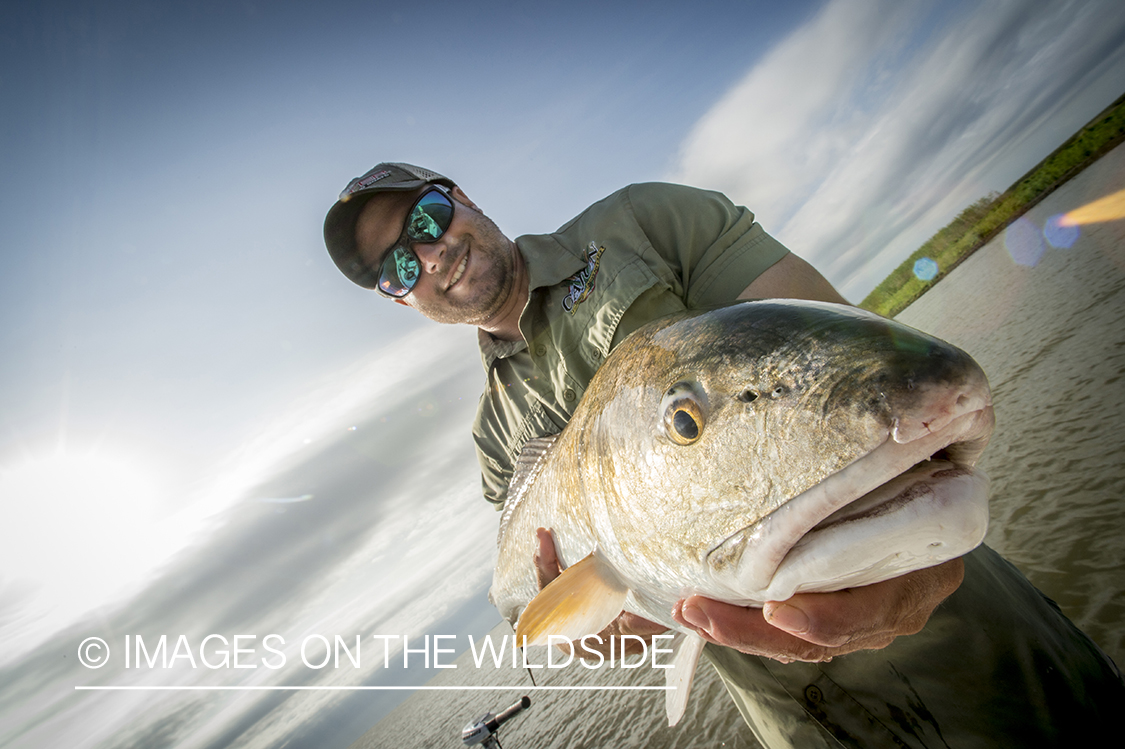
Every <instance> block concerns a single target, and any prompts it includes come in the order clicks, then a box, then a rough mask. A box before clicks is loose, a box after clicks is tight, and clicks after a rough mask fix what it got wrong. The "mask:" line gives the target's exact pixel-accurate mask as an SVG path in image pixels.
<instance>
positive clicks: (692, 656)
mask: <svg viewBox="0 0 1125 749" xmlns="http://www.w3.org/2000/svg"><path fill="white" fill-rule="evenodd" d="M706 644H707V642H706V641H705V640H704V639H703V638H702V637H700V636H699V635H693V634H690V633H687V632H677V633H676V637H675V639H673V640H672V664H671V665H672V667H671V668H669V669H667V670H665V672H664V679H665V683H666V684H667V686H669V687H673V688H671V689H669V690H668V691H667V692H665V693H664V694H665V697H664V710H665V712H667V713H668V725H670V726H674V725H676V724H677V723H679V722H680V718H682V717H684V712H685V711H686V710H687V701H688V697H689V696H690V695H691V683H692V681H693V680H694V678H695V669H696V666H697V665H698V664H699V656H700V654H701V653H702V652H703V646H704V645H706Z"/></svg>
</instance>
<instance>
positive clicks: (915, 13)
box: [672, 0, 1125, 298]
mask: <svg viewBox="0 0 1125 749" xmlns="http://www.w3.org/2000/svg"><path fill="white" fill-rule="evenodd" d="M1123 47H1125V17H1122V16H1121V14H1120V13H1118V12H1117V8H1116V6H1115V5H1114V4H1113V3H1069V4H1067V3H1048V2H1040V1H1038V0H1020V1H1018V2H1009V3H1002V4H1000V3H995V4H984V5H981V6H979V7H977V6H973V7H967V8H955V9H952V10H950V9H947V8H944V7H941V6H936V5H929V6H927V5H922V4H900V3H889V2H883V1H882V0H870V1H869V2H864V3H854V2H843V1H840V0H837V2H832V3H829V4H828V5H826V6H825V7H824V8H823V9H822V10H821V12H820V13H819V14H818V15H817V16H816V17H815V18H813V19H812V20H811V21H810V22H809V23H807V24H806V25H804V26H802V27H800V28H799V29H797V30H796V31H795V32H793V33H792V34H791V35H790V36H789V37H787V38H786V39H785V40H783V41H782V42H781V43H780V44H779V45H778V46H777V47H776V48H775V49H774V50H773V51H772V52H771V53H769V54H768V55H767V56H766V57H765V58H763V59H762V61H761V62H759V63H758V64H757V65H755V66H754V68H753V69H751V70H750V71H749V72H748V73H747V75H746V76H745V77H744V78H743V80H742V81H741V82H739V83H738V84H737V85H736V86H735V87H734V88H732V89H731V90H730V91H729V92H728V93H727V94H726V95H725V96H724V97H723V99H722V100H721V101H720V102H719V103H717V104H716V105H715V106H714V107H713V108H712V109H711V110H710V111H709V112H707V113H706V114H705V115H704V116H703V117H702V118H701V119H700V120H699V122H698V123H697V125H696V126H695V128H694V129H693V131H692V132H691V134H690V135H689V137H688V138H687V139H686V140H685V142H684V144H683V146H682V149H681V155H680V161H679V165H678V167H677V169H676V171H675V172H674V173H673V174H672V179H674V180H676V181H682V182H687V183H690V184H695V185H700V186H705V187H710V188H714V189H719V190H723V191H724V192H727V193H728V194H729V195H730V196H731V197H732V198H733V199H735V200H736V201H737V202H741V203H744V204H746V205H747V206H749V207H750V208H751V209H752V210H754V211H755V213H756V215H757V216H758V218H759V220H760V221H761V222H762V223H763V225H764V226H765V227H766V228H767V230H769V231H771V232H772V233H774V234H775V235H776V236H778V238H779V239H781V240H782V241H783V242H785V243H786V244H787V245H788V246H789V247H790V248H791V249H793V250H794V251H796V252H798V253H799V254H801V255H804V256H805V257H807V258H808V259H810V260H811V261H812V262H813V263H814V264H815V265H817V266H818V267H819V268H821V270H822V271H823V272H824V273H825V274H826V275H827V276H828V277H829V279H830V280H832V281H834V282H835V283H836V284H837V285H839V286H840V287H841V288H842V290H843V291H844V292H845V294H847V295H849V296H851V297H852V298H859V297H862V295H863V294H866V292H867V291H869V290H870V289H871V288H872V287H873V286H874V285H875V284H876V283H878V281H879V280H881V279H882V278H883V276H885V275H886V274H887V273H888V272H889V271H890V270H891V269H892V268H893V267H894V266H895V265H896V264H897V263H898V262H900V261H901V260H902V259H904V258H905V256H906V255H907V254H909V252H911V251H913V250H914V249H916V248H917V246H918V245H919V244H921V242H923V241H924V240H925V239H926V238H928V236H929V235H930V234H932V233H933V231H935V230H936V229H937V228H940V226H941V225H943V224H944V223H945V222H947V221H948V220H949V219H950V218H952V216H953V215H955V214H956V213H957V212H958V211H959V210H960V209H961V208H963V207H964V206H965V205H967V204H969V203H971V202H972V201H974V200H976V199H977V198H979V197H981V196H982V195H984V194H985V193H986V192H988V191H989V190H992V189H1004V188H1005V187H1007V185H1008V183H1009V182H1010V181H1011V180H1014V179H1015V178H1016V177H1018V175H1019V174H1021V173H1023V172H1024V171H1026V170H1027V169H1028V168H1030V167H1031V166H1033V165H1034V164H1035V163H1036V162H1038V161H1039V160H1040V159H1041V158H1042V157H1043V156H1045V155H1046V154H1047V152H1048V151H1049V150H1051V149H1052V148H1054V147H1055V146H1056V145H1058V143H1060V142H1061V141H1062V140H1063V139H1064V138H1065V137H1066V136H1067V135H1069V134H1070V132H1072V131H1073V130H1074V129H1076V128H1077V127H1078V126H1079V125H1080V124H1082V123H1083V122H1085V120H1086V119H1088V118H1089V117H1091V116H1093V115H1094V114H1096V113H1097V112H1098V111H1099V110H1100V109H1101V108H1102V107H1104V106H1106V105H1107V104H1108V103H1109V102H1110V101H1111V100H1112V99H1113V97H1114V96H1116V95H1117V94H1119V93H1120V91H1114V90H1113V89H1112V88H1108V89H1107V88H1106V84H1105V83H1104V82H1105V80H1106V79H1107V71H1108V70H1113V71H1114V72H1115V73H1116V75H1117V80H1118V81H1120V80H1121V79H1122V76H1123V74H1125V61H1123V57H1125V54H1123V51H1122V50H1123ZM1118 85H1119V84H1118Z"/></svg>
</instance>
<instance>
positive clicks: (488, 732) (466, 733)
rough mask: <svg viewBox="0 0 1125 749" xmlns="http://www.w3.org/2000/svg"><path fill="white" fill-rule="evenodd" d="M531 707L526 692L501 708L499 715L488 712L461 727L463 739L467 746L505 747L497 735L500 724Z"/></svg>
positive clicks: (489, 748) (494, 748)
mask: <svg viewBox="0 0 1125 749" xmlns="http://www.w3.org/2000/svg"><path fill="white" fill-rule="evenodd" d="M529 707H531V698H530V697H528V696H527V695H526V694H525V695H524V696H523V697H521V698H520V701H519V702H517V703H516V704H514V705H512V706H511V707H508V708H505V709H504V710H501V711H500V714H499V715H493V714H492V713H491V712H487V713H485V714H484V715H482V716H480V717H479V718H477V720H476V722H475V723H469V724H468V725H466V726H465V727H464V728H463V729H461V740H462V741H464V742H465V746H474V745H476V744H480V745H481V746H483V747H484V749H503V747H501V746H500V737H499V736H497V735H496V734H497V731H499V730H500V726H502V725H504V723H506V722H507V721H508V719H509V718H514V717H515V716H516V715H518V714H519V713H521V712H523V711H524V710H526V709H527V708H529Z"/></svg>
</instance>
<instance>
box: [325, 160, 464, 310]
mask: <svg viewBox="0 0 1125 749" xmlns="http://www.w3.org/2000/svg"><path fill="white" fill-rule="evenodd" d="M430 183H437V184H439V185H445V186H446V187H455V186H456V184H455V183H454V182H453V180H451V179H449V178H448V177H443V176H442V175H440V174H438V173H437V172H432V171H430V170H429V169H423V168H422V167H420V166H414V165H413V164H402V163H398V162H384V163H382V164H376V165H375V166H374V167H372V168H371V169H370V170H369V171H367V172H366V173H365V174H363V175H361V176H359V177H356V178H355V179H353V180H352V181H351V182H349V183H348V186H347V187H345V188H344V191H343V192H341V193H340V198H339V199H338V200H337V201H336V204H335V205H333V206H332V207H331V208H330V209H328V215H327V216H326V217H325V219H324V244H325V245H326V246H327V247H328V254H329V255H331V256H332V261H333V262H334V263H336V267H337V268H339V269H340V272H341V273H343V274H344V275H345V276H347V277H348V278H349V279H351V280H352V281H354V282H355V283H357V284H359V285H360V286H363V287H364V288H368V289H373V288H375V287H374V286H373V285H370V284H373V283H374V281H373V280H370V278H371V274H369V273H367V270H368V268H367V264H366V263H365V262H364V261H363V259H362V258H360V257H359V253H358V250H357V248H356V246H355V222H356V219H357V218H359V214H360V212H361V211H362V210H363V207H364V206H365V205H367V201H368V200H370V199H371V196H372V195H375V194H377V193H380V192H404V191H407V190H416V189H418V188H419V187H421V186H422V185H427V184H430ZM361 278H363V279H364V281H362V282H361V280H360V279H361Z"/></svg>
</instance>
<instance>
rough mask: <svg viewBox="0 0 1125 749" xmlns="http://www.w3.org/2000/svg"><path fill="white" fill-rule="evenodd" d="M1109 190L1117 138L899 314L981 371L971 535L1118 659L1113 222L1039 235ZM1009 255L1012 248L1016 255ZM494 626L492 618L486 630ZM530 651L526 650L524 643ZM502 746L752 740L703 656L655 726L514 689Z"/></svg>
mask: <svg viewBox="0 0 1125 749" xmlns="http://www.w3.org/2000/svg"><path fill="white" fill-rule="evenodd" d="M1122 188H1125V149H1121V148H1118V149H1117V150H1116V151H1115V152H1114V153H1111V154H1109V155H1108V156H1106V157H1104V158H1103V159H1101V161H1099V162H1098V163H1097V164H1095V165H1094V166H1092V167H1090V168H1089V169H1087V170H1086V171H1085V172H1084V173H1083V174H1081V175H1079V176H1078V177H1077V178H1076V179H1074V180H1073V181H1071V182H1070V183H1069V184H1068V185H1067V186H1065V187H1064V188H1062V189H1060V190H1058V191H1056V192H1055V193H1054V194H1053V195H1052V196H1050V197H1049V198H1048V199H1047V200H1046V201H1044V202H1043V203H1041V204H1040V205H1039V206H1038V207H1037V208H1035V209H1033V210H1032V211H1031V212H1029V213H1028V214H1027V215H1026V216H1025V217H1024V218H1023V219H1021V220H1020V224H1019V226H1015V227H1014V228H1013V229H1012V230H1010V231H1009V233H1008V235H1007V236H1006V237H1003V236H1002V237H1000V238H998V239H997V240H996V241H994V242H992V243H991V244H990V245H989V246H987V247H985V248H984V249H982V250H981V251H979V252H977V253H976V254H975V255H973V257H971V258H970V259H969V260H967V261H966V262H965V263H964V264H962V265H961V266H960V267H959V268H958V269H957V270H956V271H954V272H953V273H952V274H950V276H949V277H948V278H946V279H945V280H943V281H942V282H941V283H939V284H938V285H937V286H936V287H935V288H934V289H933V290H931V291H930V292H929V293H927V294H926V296H925V297H923V298H922V299H921V300H919V301H918V302H916V303H915V304H914V305H913V306H911V307H910V308H909V309H908V310H906V311H905V312H903V314H902V315H900V316H899V319H900V320H902V321H904V322H906V323H908V324H910V325H913V326H915V327H918V328H921V329H923V330H926V331H928V332H931V333H934V334H936V335H938V336H939V337H941V338H945V339H946V340H948V341H951V342H953V343H955V344H957V345H958V346H961V347H962V348H964V349H965V350H967V351H968V352H969V353H970V354H972V355H973V356H974V357H976V359H977V360H978V361H979V362H980V363H981V365H982V366H983V367H984V369H985V371H986V372H987V373H988V374H989V378H990V380H991V382H992V387H993V392H994V398H995V404H996V414H997V428H996V433H995V435H994V436H993V439H992V443H991V444H990V446H989V448H988V451H987V452H986V453H985V457H984V460H983V463H982V464H983V467H984V468H985V470H986V472H987V473H988V474H989V475H990V476H991V477H992V503H991V508H992V510H991V511H992V525H991V528H990V529H989V532H988V537H987V539H986V542H987V543H988V544H989V545H991V546H992V547H993V548H995V549H997V550H998V551H999V552H1000V553H1002V554H1003V555H1004V556H1006V557H1007V558H1008V559H1010V560H1012V561H1013V562H1014V563H1015V564H1016V565H1017V566H1018V567H1019V568H1020V569H1022V570H1023V571H1024V573H1025V574H1026V575H1027V576H1028V577H1029V578H1030V579H1031V581H1032V582H1033V583H1034V584H1035V585H1037V586H1038V587H1039V588H1040V589H1041V590H1043V591H1044V592H1045V593H1047V595H1049V596H1050V597H1051V598H1053V599H1054V600H1055V601H1057V602H1058V603H1059V604H1060V606H1061V607H1062V609H1063V611H1064V612H1065V613H1066V614H1067V615H1068V616H1069V617H1070V618H1071V619H1072V620H1073V621H1075V622H1076V623H1077V624H1078V625H1079V626H1080V627H1082V629H1084V630H1085V631H1086V632H1087V633H1089V634H1090V635H1091V636H1092V637H1093V638H1094V640H1095V641H1096V642H1098V644H1099V645H1101V647H1102V648H1103V649H1104V650H1105V651H1106V652H1107V653H1108V654H1109V655H1110V656H1111V657H1113V659H1114V660H1115V661H1117V663H1118V664H1119V665H1121V664H1123V663H1125V543H1123V542H1122V538H1121V536H1122V532H1123V530H1125V502H1123V501H1122V496H1123V495H1125V383H1123V382H1121V379H1122V375H1123V374H1125V221H1117V222H1112V223H1105V224H1098V225H1090V226H1086V227H1082V230H1081V235H1080V236H1079V237H1078V239H1077V241H1075V242H1074V244H1073V245H1072V246H1071V247H1070V248H1069V249H1056V248H1054V247H1051V246H1050V245H1049V244H1047V243H1045V242H1044V241H1043V239H1042V229H1043V227H1044V226H1045V224H1046V222H1047V219H1048V218H1049V217H1050V216H1052V215H1053V214H1058V213H1061V212H1064V211H1066V210H1069V209H1072V208H1075V207H1078V206H1080V205H1083V204H1085V203H1087V202H1089V201H1092V200H1094V199H1096V198H1098V197H1101V196H1103V195H1107V194H1109V193H1112V192H1116V191H1118V190H1121V189H1122ZM1013 258H1017V259H1019V260H1020V261H1022V263H1023V264H1020V263H1017V262H1016V261H1015V260H1014V259H1013ZM505 631H508V630H507V627H506V625H501V626H500V627H499V628H497V630H494V632H496V633H497V634H503V632H505ZM532 660H533V661H534V660H535V657H534V656H532ZM464 664H465V665H463V666H462V667H461V668H459V669H457V670H450V671H446V672H444V673H443V674H442V675H441V676H440V677H439V678H438V679H435V681H434V682H432V683H434V684H461V685H468V684H475V685H485V684H490V685H530V681H529V680H528V677H527V676H526V673H525V672H524V671H522V670H511V669H501V670H493V669H491V668H488V669H479V670H478V669H475V668H473V667H472V663H471V662H467V661H464ZM544 671H545V669H544V670H540V671H539V672H537V678H538V679H539V681H540V683H541V684H598V685H611V684H638V683H644V684H652V685H659V684H661V683H662V677H661V674H660V673H659V672H655V671H652V670H651V669H649V668H647V667H646V668H639V669H637V670H636V671H621V670H619V669H614V670H610V669H607V668H603V669H599V670H598V671H587V670H585V669H582V668H579V667H573V668H570V669H566V670H561V671H552V672H547V673H546V675H545V676H541V674H543V672H544ZM521 694H523V692H522V691H519V690H514V691H510V692H501V693H496V692H419V693H417V694H416V695H414V696H412V697H411V698H410V699H409V700H407V701H406V702H405V703H404V704H403V705H401V706H400V707H399V708H398V709H397V710H395V711H394V712H392V713H391V714H390V715H388V716H387V717H386V718H385V719H383V720H382V721H380V722H379V723H378V725H376V726H375V727H374V728H373V729H372V730H371V731H370V732H368V733H367V734H366V735H365V736H364V737H363V738H362V739H360V741H358V742H357V743H356V744H355V745H354V747H353V749H368V748H369V747H456V746H461V741H460V732H461V728H462V727H463V726H464V725H465V723H467V722H468V721H470V720H471V719H474V718H475V717H476V716H477V715H478V714H479V713H481V712H483V711H484V710H485V709H489V708H492V709H494V710H499V709H500V708H502V707H506V706H507V705H509V704H512V703H513V702H515V701H516V700H518V699H519V697H520V695H521ZM529 694H530V695H531V699H532V707H531V709H530V711H528V712H527V713H524V714H523V715H522V716H519V717H517V718H515V719H514V720H513V721H512V722H511V723H509V724H508V725H506V726H504V728H503V730H502V732H501V739H502V741H503V742H504V746H505V748H506V749H528V748H529V747H559V748H560V749H561V748H562V747H567V748H568V749H580V748H581V747H590V748H591V749H593V748H594V747H724V746H725V747H754V746H756V743H755V742H754V739H753V738H752V737H751V735H750V733H749V731H748V730H747V729H746V726H745V725H744V724H743V723H742V719H741V718H740V717H739V716H738V713H737V711H736V710H735V709H734V708H733V706H732V705H731V703H730V700H729V699H728V698H727V697H726V693H725V690H724V689H723V687H722V685H721V684H720V683H718V680H717V678H716V677H715V676H714V672H713V671H712V670H711V668H710V667H709V666H704V667H702V668H701V670H700V673H699V675H698V676H697V681H696V685H695V688H694V689H693V692H692V697H691V702H690V704H689V706H688V713H687V715H686V716H685V718H684V720H683V721H682V722H681V723H680V725H678V726H677V727H676V728H674V729H669V728H668V727H667V726H665V725H664V722H665V721H664V707H663V699H664V696H663V693H661V692H529Z"/></svg>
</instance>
